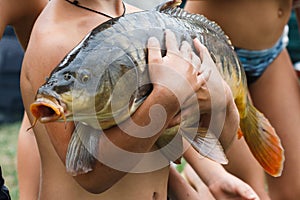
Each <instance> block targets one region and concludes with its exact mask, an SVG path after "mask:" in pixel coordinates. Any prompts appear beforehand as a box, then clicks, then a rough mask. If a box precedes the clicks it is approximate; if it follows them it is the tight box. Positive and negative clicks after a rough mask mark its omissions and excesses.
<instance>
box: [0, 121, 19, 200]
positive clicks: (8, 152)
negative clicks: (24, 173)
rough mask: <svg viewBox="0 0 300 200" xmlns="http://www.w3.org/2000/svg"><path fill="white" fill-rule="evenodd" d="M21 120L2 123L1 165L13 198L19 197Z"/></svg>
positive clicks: (0, 137) (0, 131) (0, 129)
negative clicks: (18, 161)
mask: <svg viewBox="0 0 300 200" xmlns="http://www.w3.org/2000/svg"><path fill="white" fill-rule="evenodd" d="M20 125H21V124H20V122H15V123H10V124H3V125H0V165H1V168H2V174H3V177H4V179H5V185H6V186H7V187H8V188H9V192H10V195H11V198H12V200H15V199H19V190H18V178H17V170H16V169H17V157H16V155H17V142H18V132H19V128H20Z"/></svg>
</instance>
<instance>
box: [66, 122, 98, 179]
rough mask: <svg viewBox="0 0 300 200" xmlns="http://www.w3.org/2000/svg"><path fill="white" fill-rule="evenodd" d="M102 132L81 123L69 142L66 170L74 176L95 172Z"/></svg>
mask: <svg viewBox="0 0 300 200" xmlns="http://www.w3.org/2000/svg"><path fill="white" fill-rule="evenodd" d="M99 137H100V131H99V130H96V129H94V128H92V127H90V126H87V125H84V124H83V123H80V122H75V129H74V132H73V135H72V137H71V140H70V142H69V146H68V150H67V155H66V170H67V172H68V173H70V174H72V175H73V176H76V175H79V174H85V173H87V172H89V171H91V170H93V165H94V163H95V161H96V158H95V157H97V155H98V146H99Z"/></svg>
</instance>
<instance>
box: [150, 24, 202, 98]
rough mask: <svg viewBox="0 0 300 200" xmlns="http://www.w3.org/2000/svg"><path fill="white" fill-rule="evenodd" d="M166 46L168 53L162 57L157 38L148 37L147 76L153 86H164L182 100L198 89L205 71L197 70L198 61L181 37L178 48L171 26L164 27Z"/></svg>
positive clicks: (198, 66) (199, 62) (199, 63)
mask: <svg viewBox="0 0 300 200" xmlns="http://www.w3.org/2000/svg"><path fill="white" fill-rule="evenodd" d="M166 48H167V54H166V56H164V57H162V55H161V50H160V49H161V47H160V44H159V41H158V40H157V39H156V38H154V37H152V38H150V39H149V40H148V51H149V74H150V79H151V82H152V83H153V87H154V89H155V88H156V87H160V86H163V87H166V88H167V89H168V90H170V91H171V92H173V93H174V94H175V95H176V97H177V98H179V101H180V103H184V102H185V101H187V100H188V99H189V98H190V97H191V96H192V95H194V94H195V92H196V91H198V90H200V88H201V87H202V86H203V85H204V83H205V82H206V79H207V77H208V74H207V73H200V72H199V70H198V69H199V68H200V65H201V61H200V59H199V57H198V56H197V55H196V54H195V53H194V52H193V51H192V48H191V46H190V44H188V43H187V42H186V41H183V42H182V44H181V46H180V48H179V47H178V44H177V42H176V37H175V35H174V33H173V32H171V31H170V30H166ZM174 94H171V95H172V96H173V95H174ZM165 95H166V96H167V93H165Z"/></svg>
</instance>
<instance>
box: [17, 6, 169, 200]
mask: <svg viewBox="0 0 300 200" xmlns="http://www.w3.org/2000/svg"><path fill="white" fill-rule="evenodd" d="M134 11H137V9H136V8H134V7H130V6H129V5H127V12H134ZM75 19H76V20H75ZM106 20H107V18H105V17H103V16H100V15H95V13H92V12H88V11H86V10H83V9H79V8H77V7H75V6H73V5H70V4H68V3H67V2H65V1H63V0H52V1H51V2H50V3H48V5H47V6H46V8H45V10H44V11H43V12H42V14H41V15H40V17H39V18H38V20H37V22H36V24H35V26H34V29H33V33H32V36H31V40H30V42H29V45H28V49H27V52H26V54H27V56H26V55H25V59H24V64H23V67H22V74H21V88H22V93H23V98H24V105H25V107H26V108H28V105H29V104H30V103H32V102H33V101H34V96H35V93H36V91H37V89H38V87H40V86H41V85H42V84H43V82H44V81H45V78H46V77H47V76H49V73H50V72H51V71H52V70H53V68H54V67H55V66H56V65H57V64H58V63H59V62H60V61H61V59H62V58H63V57H64V56H65V55H66V54H67V53H68V52H69V51H70V50H71V49H72V48H73V47H75V46H76V44H78V43H79V42H80V41H81V40H82V38H83V37H84V36H85V35H86V34H87V33H88V32H89V31H90V30H91V29H92V28H94V27H95V26H96V25H98V24H100V23H102V22H104V21H106ZM29 118H30V119H31V122H32V120H33V119H32V116H30V115H29ZM47 129H48V130H50V131H51V132H53V133H56V134H52V135H51V134H50V137H49V136H48V134H47V133H46V131H45V127H43V126H42V125H40V124H37V126H36V127H35V129H34V131H35V135H36V139H37V143H38V147H39V151H40V155H41V160H42V177H41V188H40V199H49V198H50V199H109V200H111V199H125V200H126V199H128V200H132V199H166V198H167V197H166V191H167V180H168V174H169V169H168V166H167V167H165V168H163V169H160V170H157V171H155V172H150V173H141V174H129V173H128V174H126V175H125V176H124V177H123V178H121V179H120V181H118V182H117V183H116V184H114V185H113V186H112V187H111V188H110V189H108V190H106V191H105V192H103V193H101V194H92V193H89V192H87V191H86V190H84V189H83V188H82V187H80V186H79V184H78V183H77V182H76V181H75V180H74V179H73V177H72V176H70V175H69V174H67V173H66V171H65V167H64V165H63V162H62V161H61V158H62V157H64V154H65V152H66V143H68V140H69V138H70V135H69V134H67V132H68V130H69V126H68V128H67V129H65V128H64V124H59V123H51V124H50V125H47ZM61 130H65V131H66V133H59V132H58V131H61ZM57 133H59V134H57ZM51 142H52V143H56V145H54V146H55V147H56V149H54V147H53V145H52V144H51ZM57 152H61V154H57ZM99 181H101V180H99Z"/></svg>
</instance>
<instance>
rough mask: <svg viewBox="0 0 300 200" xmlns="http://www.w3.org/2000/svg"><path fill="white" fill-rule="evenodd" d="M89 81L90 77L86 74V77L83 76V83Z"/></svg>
mask: <svg viewBox="0 0 300 200" xmlns="http://www.w3.org/2000/svg"><path fill="white" fill-rule="evenodd" d="M89 79H90V77H89V76H88V75H87V74H85V75H83V76H82V78H81V81H82V82H83V83H86V82H87V81H88V80H89Z"/></svg>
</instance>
